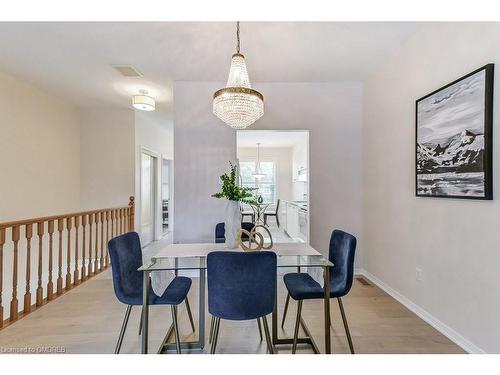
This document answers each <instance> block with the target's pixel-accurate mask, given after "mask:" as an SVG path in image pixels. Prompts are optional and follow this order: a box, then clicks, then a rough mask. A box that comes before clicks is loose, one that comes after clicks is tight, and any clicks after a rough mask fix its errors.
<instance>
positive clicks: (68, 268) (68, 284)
mask: <svg viewBox="0 0 500 375" xmlns="http://www.w3.org/2000/svg"><path fill="white" fill-rule="evenodd" d="M72 227H73V218H72V217H68V218H66V232H67V236H68V241H67V242H68V243H67V250H66V290H70V289H71V228H72Z"/></svg>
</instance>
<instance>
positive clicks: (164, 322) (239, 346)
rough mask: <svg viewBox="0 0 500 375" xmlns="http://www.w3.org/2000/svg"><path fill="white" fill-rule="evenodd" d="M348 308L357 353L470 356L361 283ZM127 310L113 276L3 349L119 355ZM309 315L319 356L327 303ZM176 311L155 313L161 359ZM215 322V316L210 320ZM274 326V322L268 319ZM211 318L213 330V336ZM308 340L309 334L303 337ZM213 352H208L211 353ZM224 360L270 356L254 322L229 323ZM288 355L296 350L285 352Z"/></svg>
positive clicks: (12, 329) (194, 291)
mask: <svg viewBox="0 0 500 375" xmlns="http://www.w3.org/2000/svg"><path fill="white" fill-rule="evenodd" d="M279 294H280V297H279V301H280V319H281V313H282V311H283V304H284V300H285V292H284V286H283V285H280V286H279ZM189 300H190V303H191V308H192V310H193V314H194V317H195V320H197V315H198V314H197V310H198V307H197V306H198V286H197V283H196V280H194V282H193V287H192V288H191V291H190V293H189ZM295 307H296V303H295V302H294V301H293V300H292V301H291V303H290V308H289V312H288V317H287V322H286V325H285V329H284V331H283V330H281V328H280V329H279V332H280V336H282V335H291V334H292V332H293V324H294V319H295V311H296V310H295ZM344 307H345V309H346V313H347V316H348V320H349V325H350V328H351V334H352V336H353V341H354V346H355V350H356V352H357V353H463V350H462V349H461V348H459V347H458V346H457V345H455V344H454V343H452V342H451V341H450V340H448V339H447V338H446V337H445V336H443V335H442V334H440V333H439V332H437V331H436V330H435V329H434V328H432V327H431V326H430V325H428V324H427V323H425V322H424V321H423V320H421V319H420V318H418V317H417V316H416V315H414V314H413V313H412V312H410V311H409V310H408V309H406V308H405V307H404V306H403V305H401V304H400V303H398V302H397V301H396V300H394V299H393V298H392V297H390V296H389V295H387V294H386V293H385V292H383V291H382V290H380V289H379V288H377V287H376V286H374V285H369V286H365V285H363V284H362V283H360V282H359V280H355V282H354V286H353V288H352V290H351V292H350V294H349V295H348V296H347V297H345V298H344ZM331 310H332V319H333V329H332V330H331V334H332V343H333V351H334V353H348V349H349V348H348V346H347V341H346V337H345V333H344V329H343V325H342V320H341V317H340V313H339V310H338V305H337V303H336V301H335V300H332V301H331ZM124 313H125V306H124V305H122V304H120V303H119V302H118V301H117V299H116V298H115V296H114V293H113V286H112V281H111V272H110V270H108V271H106V272H103V273H102V274H101V275H99V276H97V277H95V278H94V279H92V280H89V281H87V282H85V283H84V284H82V285H80V286H78V287H76V288H75V289H74V290H72V291H70V292H68V293H66V294H64V295H63V296H61V297H60V298H58V299H56V300H55V301H53V302H51V303H50V304H48V305H46V306H44V307H43V308H41V309H40V310H37V311H35V312H33V313H32V314H30V315H29V316H27V317H26V318H24V319H22V320H20V321H18V322H16V323H14V324H12V325H11V326H8V327H7V328H5V329H4V330H2V331H0V347H2V348H12V347H34V348H37V347H40V346H63V347H64V348H65V351H66V353H112V352H113V351H114V347H115V343H116V339H117V336H118V333H119V331H120V327H121V323H122V319H123V315H124ZM179 315H180V330H181V339H182V340H187V339H190V338H191V339H193V336H192V333H191V328H190V326H189V321H188V319H187V314H186V310H185V305H184V304H183V305H182V307H181V308H180V309H179ZM139 316H140V308H139V307H135V308H133V309H132V314H131V317H130V321H129V326H128V329H127V333H126V335H125V339H124V342H123V346H122V353H139V352H140V337H139V336H138V324H139ZM303 316H304V318H305V321H306V323H307V325H308V327H309V329H310V330H311V333H312V335H313V337H314V338H315V340H316V342H317V344H318V346H319V348H320V350H321V351H322V352H323V351H324V336H323V306H322V301H306V302H304V307H303ZM170 317H171V313H170V309H169V307H166V306H155V307H151V309H150V351H151V352H153V351H154V352H156V349H157V348H158V346H159V344H160V342H161V340H162V338H163V336H164V334H165V332H166V330H167V328H168V326H169V325H170V323H171V318H170ZM207 317H208V315H207ZM268 321H269V323H271V316H269V317H268ZM209 322H210V321H209V319H208V318H207V324H206V330H207V336H208V329H209ZM303 334H304V333H303V332H302V335H303ZM207 348H208V346H207V347H206V348H205V351H207ZM217 352H218V353H265V352H266V346H265V342H261V341H260V338H259V333H258V329H257V323H256V322H255V321H249V322H229V321H222V322H221V328H220V336H219V342H218V345H217ZM278 352H279V353H289V352H290V347H287V346H284V347H280V348H279V349H278ZM298 352H299V353H312V350H310V348H309V347H308V346H307V345H303V346H300V345H299V350H298Z"/></svg>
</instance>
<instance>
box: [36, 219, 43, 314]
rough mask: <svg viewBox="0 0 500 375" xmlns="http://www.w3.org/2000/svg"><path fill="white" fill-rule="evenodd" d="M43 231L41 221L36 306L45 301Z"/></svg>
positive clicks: (38, 227)
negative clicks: (43, 286) (43, 285)
mask: <svg viewBox="0 0 500 375" xmlns="http://www.w3.org/2000/svg"><path fill="white" fill-rule="evenodd" d="M43 232H44V222H43V221H41V222H39V223H38V226H37V231H36V233H37V235H38V288H36V306H37V307H38V306H42V303H43V288H42V272H43V264H42V263H43V262H42V260H43V251H42V249H43Z"/></svg>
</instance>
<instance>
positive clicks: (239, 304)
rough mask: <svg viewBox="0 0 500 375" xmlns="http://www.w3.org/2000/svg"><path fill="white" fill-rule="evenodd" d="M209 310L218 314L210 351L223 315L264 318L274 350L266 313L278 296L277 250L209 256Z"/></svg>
mask: <svg viewBox="0 0 500 375" xmlns="http://www.w3.org/2000/svg"><path fill="white" fill-rule="evenodd" d="M207 275H208V311H209V312H210V314H211V315H212V316H214V317H215V327H214V333H213V338H212V347H211V350H210V353H212V354H213V353H215V348H216V346H217V338H218V335H219V327H220V321H221V319H227V320H252V319H262V324H263V326H264V332H265V335H266V342H267V348H268V350H269V352H270V353H274V349H273V345H272V341H271V335H270V334H269V326H268V325H267V319H266V315H268V314H270V313H271V312H272V311H273V309H274V304H275V299H276V254H275V253H274V252H272V251H255V252H244V253H242V252H235V251H214V252H212V253H210V254H208V256H207Z"/></svg>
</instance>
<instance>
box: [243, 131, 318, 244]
mask: <svg viewBox="0 0 500 375" xmlns="http://www.w3.org/2000/svg"><path fill="white" fill-rule="evenodd" d="M236 139H237V141H236V144H237V157H238V163H239V166H240V182H241V184H242V185H243V186H247V187H252V188H254V189H255V195H256V198H257V199H258V202H259V204H258V206H257V207H253V208H252V207H249V206H247V205H243V207H242V209H243V221H250V220H251V221H253V222H255V223H259V224H265V225H267V226H268V227H269V229H270V231H271V233H272V235H273V240H274V241H275V242H306V243H308V242H309V222H310V221H309V194H308V193H309V132H308V131H306V130H240V131H238V132H237V137H236ZM255 208H257V210H256V209H255Z"/></svg>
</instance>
